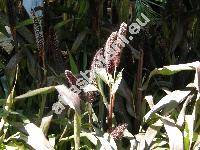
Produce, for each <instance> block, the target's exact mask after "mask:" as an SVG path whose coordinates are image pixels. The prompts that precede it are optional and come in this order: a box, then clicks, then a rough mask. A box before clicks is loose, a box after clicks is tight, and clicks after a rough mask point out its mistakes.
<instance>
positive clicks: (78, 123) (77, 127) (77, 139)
mask: <svg viewBox="0 0 200 150" xmlns="http://www.w3.org/2000/svg"><path fill="white" fill-rule="evenodd" d="M80 129H81V118H80V115H79V114H78V113H77V112H75V114H74V143H75V150H78V149H79V147H80V131H81V130H80Z"/></svg>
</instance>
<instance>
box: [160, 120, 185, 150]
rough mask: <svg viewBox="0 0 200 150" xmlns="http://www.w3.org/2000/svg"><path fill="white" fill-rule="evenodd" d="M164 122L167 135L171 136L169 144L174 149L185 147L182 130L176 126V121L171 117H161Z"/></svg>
mask: <svg viewBox="0 0 200 150" xmlns="http://www.w3.org/2000/svg"><path fill="white" fill-rule="evenodd" d="M161 120H162V122H163V123H164V127H165V130H166V132H167V136H168V138H169V146H170V149H172V150H179V149H180V150H181V149H184V146H183V135H182V132H181V131H180V130H179V129H178V128H177V127H176V124H175V123H174V121H173V120H172V119H170V118H166V119H161Z"/></svg>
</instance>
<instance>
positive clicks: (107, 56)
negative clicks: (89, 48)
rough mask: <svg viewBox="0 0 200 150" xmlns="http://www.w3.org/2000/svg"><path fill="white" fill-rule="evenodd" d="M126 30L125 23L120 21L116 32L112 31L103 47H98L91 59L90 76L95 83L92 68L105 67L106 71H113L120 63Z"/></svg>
mask: <svg viewBox="0 0 200 150" xmlns="http://www.w3.org/2000/svg"><path fill="white" fill-rule="evenodd" d="M126 32H127V24H126V23H122V24H121V26H120V29H119V31H118V32H113V33H112V34H111V35H110V37H109V38H108V40H107V41H106V44H105V47H104V48H101V49H99V50H98V51H97V52H96V54H95V56H94V58H93V61H92V64H91V72H90V78H91V81H93V83H95V74H94V70H95V69H98V68H106V70H107V72H108V73H110V74H111V73H113V72H114V70H115V68H116V67H117V66H118V65H119V63H120V57H121V52H122V49H123V48H124V47H125V43H124V42H123V38H125V36H126Z"/></svg>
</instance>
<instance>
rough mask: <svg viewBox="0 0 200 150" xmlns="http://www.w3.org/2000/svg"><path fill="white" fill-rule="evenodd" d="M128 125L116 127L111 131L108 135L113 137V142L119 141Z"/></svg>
mask: <svg viewBox="0 0 200 150" xmlns="http://www.w3.org/2000/svg"><path fill="white" fill-rule="evenodd" d="M127 126H128V124H126V123H124V124H121V125H119V126H117V127H116V128H115V129H113V130H112V131H111V133H110V135H111V136H112V137H113V139H114V140H119V139H121V138H122V137H123V132H124V130H125V129H126V128H127Z"/></svg>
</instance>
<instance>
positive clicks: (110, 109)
mask: <svg viewBox="0 0 200 150" xmlns="http://www.w3.org/2000/svg"><path fill="white" fill-rule="evenodd" d="M110 91H111V90H110ZM114 104H115V94H111V95H110V105H109V113H108V130H111V129H112V113H113V107H114Z"/></svg>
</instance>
